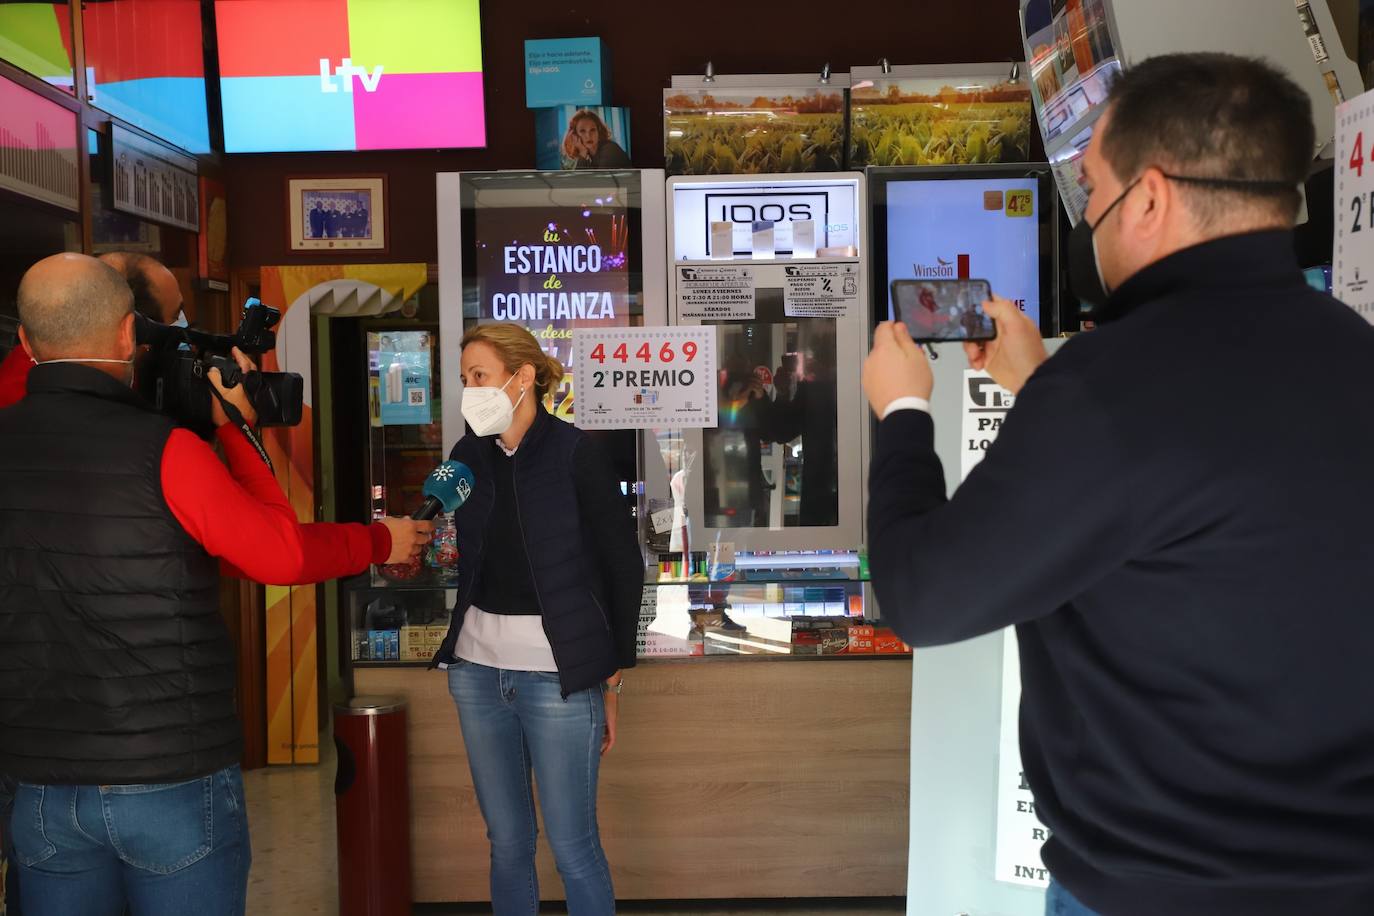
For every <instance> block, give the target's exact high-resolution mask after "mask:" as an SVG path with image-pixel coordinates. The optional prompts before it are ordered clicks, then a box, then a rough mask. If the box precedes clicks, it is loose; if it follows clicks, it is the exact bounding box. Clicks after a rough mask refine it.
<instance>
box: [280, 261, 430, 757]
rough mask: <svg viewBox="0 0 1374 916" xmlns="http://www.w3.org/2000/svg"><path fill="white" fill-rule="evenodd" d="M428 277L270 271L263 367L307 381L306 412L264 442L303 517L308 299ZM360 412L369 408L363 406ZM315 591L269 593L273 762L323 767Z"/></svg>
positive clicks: (309, 424)
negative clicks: (277, 319)
mask: <svg viewBox="0 0 1374 916" xmlns="http://www.w3.org/2000/svg"><path fill="white" fill-rule="evenodd" d="M426 279H427V274H426V268H425V265H424V264H363V265H319V266H303V267H264V268H263V269H262V274H261V292H260V293H259V295H260V297H261V299H262V301H263V302H264V303H265V304H267V305H270V306H272V307H273V308H277V309H280V310H281V312H282V320H281V324H280V325H278V326H277V348H276V350H275V351H274V352H271V353H266V354H263V358H262V368H263V369H265V370H269V371H280V372H298V373H300V374H301V375H302V376H304V377H305V410H304V411H303V415H302V419H301V422H300V425H299V426H295V427H290V428H287V429H270V430H266V431H265V432H266V435H265V436H264V437H263V439H264V443H263V444H264V445H265V446H266V448H267V452H268V455H269V456H270V457H271V458H272V464H273V466H274V467H275V468H276V473H277V481H278V482H279V483H280V484H281V487H282V489H283V490H284V491H285V492H286V495H287V498H288V499H289V500H290V501H291V505H292V507H293V508H294V509H295V510H296V517H297V518H298V519H300V520H301V521H303V522H310V521H315V520H316V511H315V506H316V502H315V448H316V445H315V423H314V406H313V405H314V397H313V391H312V388H311V385H312V379H313V368H312V362H313V358H314V356H313V353H312V351H311V346H310V305H309V302H308V297H307V296H306V295H305V294H306V293H307V292H309V291H310V290H311V289H313V288H314V287H316V286H318V285H320V284H322V283H328V282H329V281H331V280H360V281H363V282H366V283H371V284H373V285H375V286H379V287H381V288H382V289H384V290H386V291H387V292H389V293H391V294H392V295H396V296H400V297H401V298H402V299H407V298H409V297H410V296H412V295H414V294H415V292H416V291H417V290H419V288H420V287H421V286H423V285H424V284H425V281H426ZM358 409H359V410H364V409H366V405H361V404H360V405H358ZM315 594H316V590H315V586H313V585H305V586H298V587H291V588H284V587H277V586H270V587H268V589H267V600H266V605H267V608H266V611H267V621H266V626H265V627H264V630H265V632H266V639H267V646H266V652H267V685H266V697H267V762H268V763H269V764H308V763H319V762H320V730H319V702H320V698H319V664H318V649H317V640H318V639H319V633H318V632H317V626H316V605H315Z"/></svg>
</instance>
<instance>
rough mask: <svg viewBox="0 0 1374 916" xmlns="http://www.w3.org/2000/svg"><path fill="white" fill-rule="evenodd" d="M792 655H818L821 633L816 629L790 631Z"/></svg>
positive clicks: (819, 652)
mask: <svg viewBox="0 0 1374 916" xmlns="http://www.w3.org/2000/svg"><path fill="white" fill-rule="evenodd" d="M792 654H793V655H820V654H821V634H820V631H818V630H796V631H794V632H793V633H792Z"/></svg>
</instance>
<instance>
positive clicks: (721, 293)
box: [677, 265, 755, 321]
mask: <svg viewBox="0 0 1374 916" xmlns="http://www.w3.org/2000/svg"><path fill="white" fill-rule="evenodd" d="M677 279H678V283H677V317H678V320H679V321H753V320H754V314H755V297H754V268H752V267H741V266H738V265H731V266H728V267H727V266H724V265H720V266H716V265H711V266H709V267H679V268H677Z"/></svg>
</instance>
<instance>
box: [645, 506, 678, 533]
mask: <svg viewBox="0 0 1374 916" xmlns="http://www.w3.org/2000/svg"><path fill="white" fill-rule="evenodd" d="M675 511H676V510H674V509H659V510H658V511H657V512H655V513H653V514H652V515H650V516H649V521H650V523H652V524H653V526H654V534H666V533H667V532H669V531H672V530H673V514H674V512H675Z"/></svg>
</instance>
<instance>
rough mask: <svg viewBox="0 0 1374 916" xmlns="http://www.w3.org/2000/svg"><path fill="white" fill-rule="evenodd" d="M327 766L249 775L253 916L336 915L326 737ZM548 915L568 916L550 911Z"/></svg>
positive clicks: (695, 910)
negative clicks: (559, 915)
mask: <svg viewBox="0 0 1374 916" xmlns="http://www.w3.org/2000/svg"><path fill="white" fill-rule="evenodd" d="M320 746H321V748H323V749H326V757H327V759H326V761H325V762H324V763H322V764H321V765H320V766H318V767H268V768H266V769H261V770H253V771H251V772H248V773H245V774H244V777H243V781H244V786H245V791H246V792H247V795H248V822H249V825H250V829H251V831H252V836H253V870H252V874H251V875H250V876H249V879H248V916H312V914H321V916H336V914H337V913H338V912H339V891H338V877H337V872H336V870H335V857H334V848H335V844H334V762H333V760H332V751H333V746H334V742H333V741H332V740H330V739H329V738H328V736H324V740H322V741H321V742H320ZM620 911H621V912H622V913H635V912H641V913H653V914H655V916H698V914H710V916H780V914H784V913H785V914H789V916H821V914H824V916H868V914H876V913H887V914H891V913H904V912H905V911H906V906H905V903H904V902H903V901H901V900H881V901H872V902H870V901H833V902H807V903H805V904H798V905H796V906H793V907H778V906H776V905H774V904H772V903H768V904H756V903H753V902H748V903H735V904H727V905H718V904H686V903H683V904H675V903H655V904H625V905H623V906H622V907H621V908H620ZM415 912H416V914H417V916H421V914H422V916H448V914H455V916H456V914H477V913H486V912H488V910H487V908H486V907H482V906H421V907H416V909H415ZM546 912H548V913H550V914H552V913H560V912H566V910H564V909H562V908H561V907H547V908H546Z"/></svg>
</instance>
